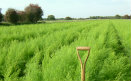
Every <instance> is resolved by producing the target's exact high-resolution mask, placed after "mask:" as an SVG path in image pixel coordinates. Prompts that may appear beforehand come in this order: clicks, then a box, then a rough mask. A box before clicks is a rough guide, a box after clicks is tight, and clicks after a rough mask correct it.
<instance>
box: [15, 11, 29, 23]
mask: <svg viewBox="0 0 131 81" xmlns="http://www.w3.org/2000/svg"><path fill="white" fill-rule="evenodd" d="M17 14H18V19H19V20H18V22H19V23H25V22H27V18H26V13H25V12H24V11H17Z"/></svg>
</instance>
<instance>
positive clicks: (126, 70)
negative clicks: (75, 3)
mask: <svg viewBox="0 0 131 81" xmlns="http://www.w3.org/2000/svg"><path fill="white" fill-rule="evenodd" d="M130 26H131V22H130V21H128V20H93V21H92V20H91V21H83V22H68V23H67V22H63V23H51V24H50V23H46V24H35V25H17V26H12V27H4V26H1V27H0V37H1V38H0V81H80V80H81V65H80V62H79V60H78V58H77V55H76V47H77V46H90V47H91V52H90V56H89V59H88V61H87V64H86V71H85V72H86V81H130V80H131V78H130V76H131V63H130V57H131V55H130V53H131V50H130V49H131V46H130V44H131V38H130V35H131V32H130V31H129V30H131V28H130ZM86 56H87V52H82V51H81V52H80V57H81V58H82V61H84V60H85V57H86Z"/></svg>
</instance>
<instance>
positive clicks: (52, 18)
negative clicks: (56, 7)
mask: <svg viewBox="0 0 131 81" xmlns="http://www.w3.org/2000/svg"><path fill="white" fill-rule="evenodd" d="M47 20H55V16H54V15H48V17H47Z"/></svg>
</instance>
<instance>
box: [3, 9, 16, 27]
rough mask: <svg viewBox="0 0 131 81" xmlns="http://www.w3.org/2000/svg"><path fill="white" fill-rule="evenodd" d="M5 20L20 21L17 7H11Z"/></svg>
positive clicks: (14, 22)
mask: <svg viewBox="0 0 131 81" xmlns="http://www.w3.org/2000/svg"><path fill="white" fill-rule="evenodd" d="M5 20H6V21H7V22H10V23H13V24H16V23H17V22H18V14H17V12H16V10H15V9H12V8H9V9H8V10H7V11H6V14H5Z"/></svg>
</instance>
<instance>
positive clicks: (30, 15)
mask: <svg viewBox="0 0 131 81" xmlns="http://www.w3.org/2000/svg"><path fill="white" fill-rule="evenodd" d="M25 13H26V17H27V21H28V22H31V23H36V22H37V21H38V20H40V19H41V18H42V15H43V11H42V9H41V7H39V6H38V5H37V4H30V5H29V6H27V7H26V8H25Z"/></svg>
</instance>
